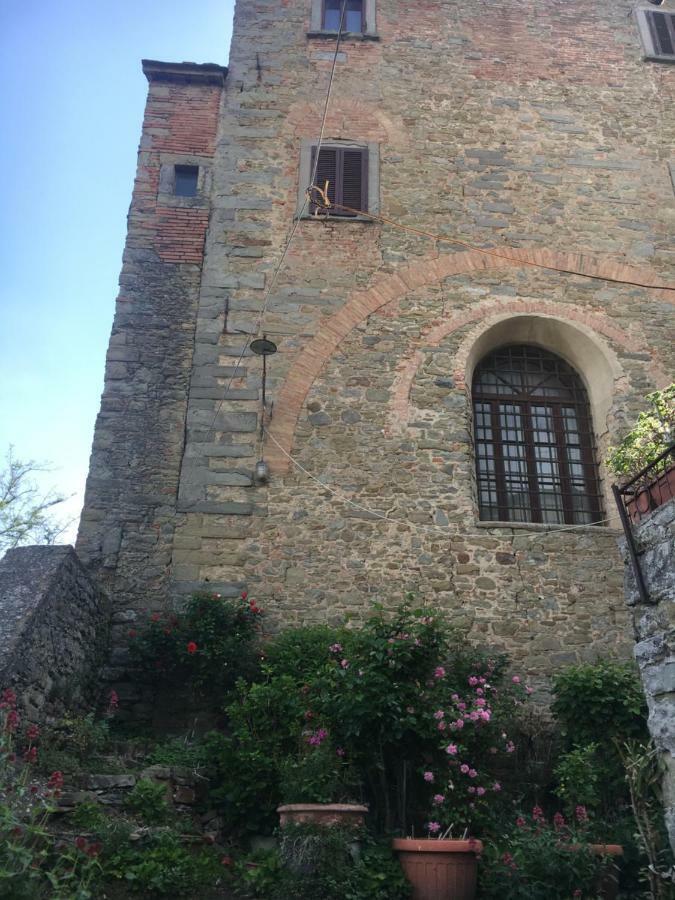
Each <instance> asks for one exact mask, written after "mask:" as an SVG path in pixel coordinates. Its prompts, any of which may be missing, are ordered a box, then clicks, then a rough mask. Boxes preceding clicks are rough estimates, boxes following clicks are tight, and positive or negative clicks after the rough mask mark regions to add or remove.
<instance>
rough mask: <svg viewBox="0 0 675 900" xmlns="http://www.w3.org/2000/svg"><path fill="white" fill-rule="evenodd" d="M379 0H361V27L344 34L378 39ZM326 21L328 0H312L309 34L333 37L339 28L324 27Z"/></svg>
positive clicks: (318, 36)
mask: <svg viewBox="0 0 675 900" xmlns="http://www.w3.org/2000/svg"><path fill="white" fill-rule="evenodd" d="M376 3H377V0H362V2H361V28H362V30H361V31H360V32H358V31H343V34H346V35H352V36H353V38H354V39H355V40H371V41H377V40H379V37H378V35H377V22H376ZM325 21H326V0H311V7H310V14H309V31H308V36H309V37H312V38H331V37H333V38H334V37H335V35H336V34H337V29H331V30H328V29H326V28H325V27H324V23H325Z"/></svg>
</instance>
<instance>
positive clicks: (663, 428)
mask: <svg viewBox="0 0 675 900" xmlns="http://www.w3.org/2000/svg"><path fill="white" fill-rule="evenodd" d="M646 399H647V400H648V401H649V403H650V404H651V409H649V410H648V411H646V412H641V413H640V415H639V416H638V418H637V422H636V423H635V425H634V426H633V427H632V428H631V430H630V431H629V432H628V434H627V435H626V436H625V437H624V439H623V440H622V441H621V443H620V444H619V445H618V446H617V447H612V448H611V449H610V451H609V455H608V457H607V467H608V468H609V470H610V471H611V472H613V473H614V474H615V475H620V476H623V477H625V478H626V479H628V478H630V477H631V476H633V475H636V474H637V473H638V472H639V471H640V470H641V469H644V468H645V467H646V466H648V465H649V464H650V463H652V462H654V460H655V459H656V458H657V457H658V456H660V455H661V453H663V451H664V450H667V449H668V447H669V446H671V445H672V444H673V441H675V384H671V385H670V386H669V387H667V388H664V389H663V390H662V391H654V393H653V394H647V397H646Z"/></svg>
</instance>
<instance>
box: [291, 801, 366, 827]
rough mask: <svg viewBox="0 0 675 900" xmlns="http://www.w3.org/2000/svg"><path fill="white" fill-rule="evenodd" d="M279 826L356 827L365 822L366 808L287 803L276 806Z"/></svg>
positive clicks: (335, 804) (330, 804) (339, 804)
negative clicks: (307, 824) (308, 824)
mask: <svg viewBox="0 0 675 900" xmlns="http://www.w3.org/2000/svg"><path fill="white" fill-rule="evenodd" d="M277 812H278V813H279V824H280V825H281V827H282V828H283V826H284V825H289V824H291V823H292V824H295V825H297V824H306V823H310V824H311V825H342V826H345V827H348V828H349V827H358V826H360V825H364V824H365V821H366V813H367V812H368V807H367V806H361V805H360V804H358V803H287V804H285V805H284V806H278V807H277Z"/></svg>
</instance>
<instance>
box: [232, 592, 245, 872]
mask: <svg viewBox="0 0 675 900" xmlns="http://www.w3.org/2000/svg"><path fill="white" fill-rule="evenodd" d="M247 597H248V591H242V592H241V599H242V600H245V599H246V598H247ZM227 858H228V859H229V857H227Z"/></svg>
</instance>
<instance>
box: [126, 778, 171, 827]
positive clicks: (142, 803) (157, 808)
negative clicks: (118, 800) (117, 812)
mask: <svg viewBox="0 0 675 900" xmlns="http://www.w3.org/2000/svg"><path fill="white" fill-rule="evenodd" d="M125 806H126V807H127V809H129V810H130V811H131V812H133V813H134V815H136V816H138V818H139V819H141V820H142V821H143V822H144V823H145V824H146V825H162V824H163V823H164V822H166V821H167V820H168V819H170V818H171V816H172V814H173V810H172V809H171V807H170V806H169V804H168V802H167V798H166V786H165V785H164V784H162V783H161V782H158V781H152V779H150V778H141V779H140V780H139V781H137V782H136V785H135V787H134V788H133V790H132V791H131V792H130V794H129V796H128V797H127V799H126V801H125Z"/></svg>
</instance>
